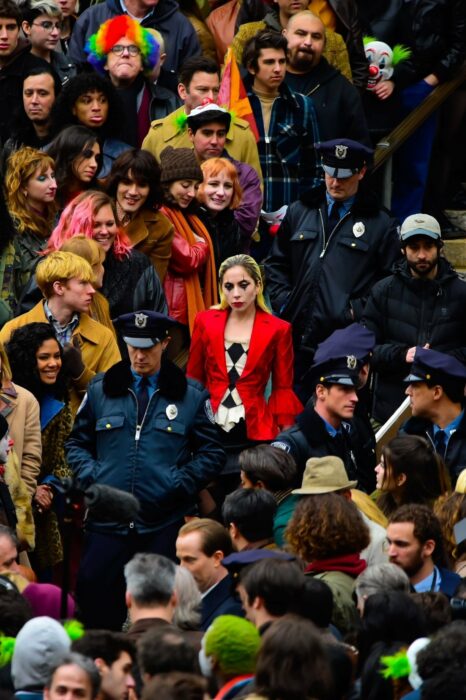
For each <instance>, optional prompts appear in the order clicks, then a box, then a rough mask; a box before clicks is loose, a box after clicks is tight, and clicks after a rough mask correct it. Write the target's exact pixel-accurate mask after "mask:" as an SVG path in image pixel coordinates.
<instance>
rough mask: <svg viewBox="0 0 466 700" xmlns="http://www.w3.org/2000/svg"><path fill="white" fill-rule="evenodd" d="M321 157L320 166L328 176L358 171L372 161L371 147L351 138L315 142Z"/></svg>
mask: <svg viewBox="0 0 466 700" xmlns="http://www.w3.org/2000/svg"><path fill="white" fill-rule="evenodd" d="M314 148H315V149H316V151H317V152H318V153H319V154H320V156H321V158H322V166H323V168H324V170H325V172H326V173H327V175H330V177H337V178H345V177H351V176H352V175H355V174H356V173H359V172H360V171H361V170H362V168H363V167H364V166H365V165H370V164H371V163H372V156H373V154H374V151H373V149H372V148H368V147H367V146H364V144H362V143H359V142H358V141H353V140H352V139H333V140H332V141H321V142H320V143H315V144H314Z"/></svg>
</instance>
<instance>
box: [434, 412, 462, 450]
mask: <svg viewBox="0 0 466 700" xmlns="http://www.w3.org/2000/svg"><path fill="white" fill-rule="evenodd" d="M463 416H464V411H461V413H459V414H458V415H457V416H456V418H455V419H454V420H452V421H451V423H448V425H446V426H445V427H444V428H440V427H439V426H438V425H436V424H435V423H434V424H433V431H434V442H435V436H436V435H437V433H438V432H439V431H440V430H443V432H444V433H445V435H446V436H447V443H448V440H449V439H450V438H451V436H452V435H453V433H454V432H456V430H457V429H458V426H459V424H460V423H461V421H462V420H463Z"/></svg>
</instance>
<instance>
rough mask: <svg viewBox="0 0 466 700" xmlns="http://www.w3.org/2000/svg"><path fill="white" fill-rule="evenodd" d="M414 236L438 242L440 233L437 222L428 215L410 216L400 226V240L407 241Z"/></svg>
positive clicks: (440, 236)
mask: <svg viewBox="0 0 466 700" xmlns="http://www.w3.org/2000/svg"><path fill="white" fill-rule="evenodd" d="M414 236H427V238H433V239H434V241H440V240H441V238H442V232H441V230H440V224H439V222H438V221H437V219H434V217H433V216H430V215H429V214H411V216H408V217H407V218H406V219H405V220H404V221H403V223H402V224H401V229H400V239H401V240H402V241H407V240H408V239H409V238H414Z"/></svg>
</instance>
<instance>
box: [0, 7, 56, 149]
mask: <svg viewBox="0 0 466 700" xmlns="http://www.w3.org/2000/svg"><path fill="white" fill-rule="evenodd" d="M20 23H21V12H20V10H19V9H18V7H17V5H16V3H15V2H13V0H0V143H1V144H2V145H3V143H5V141H6V139H7V138H8V136H9V132H10V130H11V127H12V126H13V124H14V120H15V117H14V109H13V107H14V106H15V105H17V104H18V103H19V102H20V101H21V95H22V89H23V75H24V74H25V73H26V72H27V71H29V70H30V69H31V68H33V67H34V66H48V63H47V62H46V61H44V60H43V59H41V58H39V57H38V56H34V55H33V54H31V52H30V48H31V47H30V44H29V42H27V41H26V40H25V39H23V38H20V36H19V30H20Z"/></svg>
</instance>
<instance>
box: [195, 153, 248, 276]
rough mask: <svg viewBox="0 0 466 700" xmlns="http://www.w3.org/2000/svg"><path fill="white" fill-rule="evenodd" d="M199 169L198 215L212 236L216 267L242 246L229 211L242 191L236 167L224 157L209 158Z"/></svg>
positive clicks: (232, 208) (238, 227)
mask: <svg viewBox="0 0 466 700" xmlns="http://www.w3.org/2000/svg"><path fill="white" fill-rule="evenodd" d="M201 170H202V174H203V176H204V180H203V182H202V183H201V184H200V186H199V189H198V191H197V199H198V201H199V203H200V204H201V207H200V209H199V218H200V219H201V221H202V223H203V224H204V226H205V227H206V229H207V230H208V232H209V234H210V237H211V239H212V245H213V247H214V254H215V266H216V268H217V270H218V269H219V267H220V265H221V263H222V262H223V261H224V260H226V259H227V258H230V257H231V256H232V255H239V254H240V253H242V252H243V249H244V243H243V240H244V238H245V233H244V232H243V233H242V232H241V228H240V226H239V224H238V222H237V220H236V219H235V217H234V213H233V212H234V211H235V209H237V208H238V206H239V205H240V204H241V199H242V196H243V191H242V189H241V185H240V183H239V177H238V171H237V170H236V168H235V166H234V165H233V163H232V162H231V161H229V160H228V159H227V158H209V159H208V160H205V161H204V162H203V163H202V164H201Z"/></svg>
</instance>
